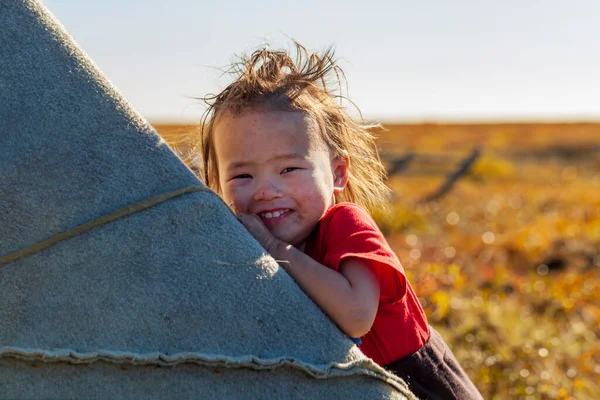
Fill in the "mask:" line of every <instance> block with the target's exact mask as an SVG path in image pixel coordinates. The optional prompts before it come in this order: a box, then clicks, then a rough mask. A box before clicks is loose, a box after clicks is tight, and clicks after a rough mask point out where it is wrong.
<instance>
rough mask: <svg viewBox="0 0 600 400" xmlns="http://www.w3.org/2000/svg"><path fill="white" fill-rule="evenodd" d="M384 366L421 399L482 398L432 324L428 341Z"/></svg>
mask: <svg viewBox="0 0 600 400" xmlns="http://www.w3.org/2000/svg"><path fill="white" fill-rule="evenodd" d="M385 368H386V369H388V370H390V371H392V372H393V373H395V374H396V375H398V376H399V377H401V378H402V379H404V380H405V381H406V383H407V384H408V387H409V389H410V390H411V391H412V392H413V393H414V394H415V395H416V396H417V397H418V398H420V399H422V400H434V399H443V400H449V399H457V400H463V399H464V400H466V399H469V400H470V399H479V400H482V399H483V397H482V396H481V394H480V393H479V391H478V390H477V388H476V387H475V385H473V382H471V380H470V379H469V377H468V376H467V374H466V373H465V371H463V369H462V368H461V367H460V365H459V364H458V361H456V358H455V357H454V354H452V351H451V350H450V348H449V347H448V345H447V344H446V342H444V339H442V337H441V336H440V334H439V333H438V332H437V331H436V330H435V329H433V328H432V327H431V326H430V327H429V340H428V341H427V343H425V345H424V346H423V347H421V348H420V349H419V350H418V351H416V352H415V353H413V354H411V355H409V356H407V357H404V358H401V359H400V360H398V361H394V362H393V363H391V364H388V365H386V366H385Z"/></svg>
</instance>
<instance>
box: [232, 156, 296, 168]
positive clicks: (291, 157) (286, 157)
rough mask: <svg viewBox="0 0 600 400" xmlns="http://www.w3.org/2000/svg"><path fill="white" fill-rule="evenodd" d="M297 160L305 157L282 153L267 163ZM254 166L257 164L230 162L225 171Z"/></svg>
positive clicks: (252, 162) (253, 162) (251, 162)
mask: <svg viewBox="0 0 600 400" xmlns="http://www.w3.org/2000/svg"><path fill="white" fill-rule="evenodd" d="M297 159H302V160H305V159H306V156H305V155H304V154H300V153H284V154H278V155H276V156H273V157H271V158H269V159H268V160H267V162H271V161H279V160H297ZM255 164H257V163H256V162H255V161H235V162H232V163H231V164H229V165H227V169H228V170H235V169H238V168H244V167H247V166H251V165H255Z"/></svg>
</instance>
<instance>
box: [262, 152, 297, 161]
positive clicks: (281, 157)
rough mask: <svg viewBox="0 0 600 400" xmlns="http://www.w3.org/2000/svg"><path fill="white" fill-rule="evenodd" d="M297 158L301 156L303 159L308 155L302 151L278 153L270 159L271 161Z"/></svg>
mask: <svg viewBox="0 0 600 400" xmlns="http://www.w3.org/2000/svg"><path fill="white" fill-rule="evenodd" d="M296 158H301V159H303V160H304V159H306V155H304V154H300V153H285V154H278V155H276V156H274V157H271V158H270V159H269V161H277V160H290V159H296Z"/></svg>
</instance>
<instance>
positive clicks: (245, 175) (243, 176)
mask: <svg viewBox="0 0 600 400" xmlns="http://www.w3.org/2000/svg"><path fill="white" fill-rule="evenodd" d="M248 178H252V176H251V175H249V174H240V175H236V176H234V177H233V178H231V179H248Z"/></svg>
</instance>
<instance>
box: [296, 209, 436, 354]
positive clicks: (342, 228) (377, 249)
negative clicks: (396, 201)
mask: <svg viewBox="0 0 600 400" xmlns="http://www.w3.org/2000/svg"><path fill="white" fill-rule="evenodd" d="M304 252H305V253H306V254H308V255H309V256H310V257H311V258H313V259H314V260H315V261H317V262H319V263H321V264H323V265H325V266H327V267H329V268H331V269H333V270H335V271H338V270H339V267H340V263H341V261H342V260H343V259H344V258H346V257H356V258H360V259H361V260H362V261H363V262H365V263H366V265H367V266H368V267H369V268H370V269H371V271H372V272H373V273H374V274H375V276H376V277H377V280H378V282H379V285H380V295H379V306H378V309H377V314H376V316H375V322H373V326H372V327H371V330H370V331H369V332H368V333H367V334H366V335H364V336H363V337H362V338H361V339H362V344H361V345H360V346H359V347H360V349H361V350H362V352H363V353H365V355H366V356H367V357H370V358H372V359H373V360H374V361H375V362H376V363H378V364H380V365H387V364H389V363H391V362H393V361H396V360H398V359H400V358H402V357H405V356H408V355H410V354H412V353H414V352H415V351H417V350H418V349H420V348H421V347H422V346H423V345H424V344H425V342H427V339H428V338H429V329H428V327H427V318H426V317H425V313H424V312H423V308H422V307H421V304H420V303H419V300H418V299H417V296H416V295H415V292H414V291H413V289H412V287H411V286H410V284H409V282H408V280H407V279H406V276H405V275H404V269H403V268H402V265H401V264H400V261H399V260H398V257H396V254H395V253H394V252H393V251H392V249H391V248H390V246H389V245H388V243H387V241H386V240H385V238H384V237H383V234H382V233H381V231H380V230H379V228H378V227H377V225H376V224H375V221H373V219H372V218H371V216H370V215H369V214H368V213H367V212H366V211H365V210H364V209H362V208H361V207H360V206H358V205H356V204H353V203H340V204H337V205H335V206H333V207H332V208H330V209H329V210H327V212H326V213H325V215H324V216H323V218H322V219H321V221H320V222H319V224H318V225H317V227H316V228H315V230H314V231H313V233H312V234H311V235H310V236H309V238H308V239H307V241H306V246H305V248H304Z"/></svg>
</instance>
